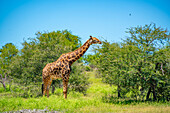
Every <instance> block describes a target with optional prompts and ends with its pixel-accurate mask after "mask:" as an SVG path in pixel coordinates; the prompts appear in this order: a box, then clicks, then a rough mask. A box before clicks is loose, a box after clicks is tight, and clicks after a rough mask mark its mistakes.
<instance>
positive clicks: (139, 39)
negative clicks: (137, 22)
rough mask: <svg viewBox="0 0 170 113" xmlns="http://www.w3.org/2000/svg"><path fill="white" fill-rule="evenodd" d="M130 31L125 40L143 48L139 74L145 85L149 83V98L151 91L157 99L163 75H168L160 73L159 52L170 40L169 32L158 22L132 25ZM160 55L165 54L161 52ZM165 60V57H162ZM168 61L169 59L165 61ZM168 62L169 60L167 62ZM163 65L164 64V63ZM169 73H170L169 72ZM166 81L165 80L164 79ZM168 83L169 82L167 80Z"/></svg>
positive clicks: (128, 43)
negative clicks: (158, 25) (157, 24)
mask: <svg viewBox="0 0 170 113" xmlns="http://www.w3.org/2000/svg"><path fill="white" fill-rule="evenodd" d="M128 30H129V31H127V33H130V37H128V38H127V39H126V40H124V41H125V43H126V44H127V45H134V46H136V47H138V48H139V49H140V50H141V59H140V60H138V62H139V64H138V65H137V66H136V69H138V72H137V73H138V76H139V77H140V78H141V79H142V80H143V81H144V82H145V83H146V84H145V85H144V86H145V88H146V85H149V86H150V87H149V89H148V93H147V98H146V99H149V96H150V93H151V91H152V93H153V99H154V100H157V93H158V92H156V89H157V87H158V84H159V82H161V81H162V80H161V79H160V78H162V77H163V76H164V77H165V76H166V75H165V74H163V73H159V70H161V67H159V68H158V64H160V63H161V62H159V63H158V62H157V63H156V62H155V61H158V59H159V58H158V57H157V55H156V54H158V53H159V52H160V51H161V49H163V48H164V47H165V46H166V45H167V44H168V43H167V42H169V37H168V35H169V32H168V31H167V30H166V29H163V28H161V27H156V24H154V23H151V24H150V25H145V26H138V27H132V28H129V29H128ZM159 56H161V57H162V56H164V55H163V54H159ZM162 60H163V61H165V59H162ZM165 62H167V61H165ZM167 63H168V62H167ZM162 66H163V65H162ZM167 74H168V73H167ZM164 82H165V81H164ZM166 83H167V82H166Z"/></svg>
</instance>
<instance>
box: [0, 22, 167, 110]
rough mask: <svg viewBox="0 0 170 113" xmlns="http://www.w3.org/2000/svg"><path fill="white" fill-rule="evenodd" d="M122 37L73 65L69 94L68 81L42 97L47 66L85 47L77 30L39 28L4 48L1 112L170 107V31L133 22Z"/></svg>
mask: <svg viewBox="0 0 170 113" xmlns="http://www.w3.org/2000/svg"><path fill="white" fill-rule="evenodd" d="M126 32H127V34H128V37H127V38H124V39H123V40H122V41H121V43H118V42H114V43H112V42H108V41H107V40H104V41H103V44H102V46H93V48H91V51H93V53H94V54H86V55H84V56H83V57H82V58H80V59H79V60H78V61H76V62H75V63H74V64H73V65H72V72H71V75H70V79H69V89H68V90H69V92H68V99H67V100H65V99H64V98H63V93H62V81H61V80H56V81H53V83H52V86H51V91H50V97H49V98H47V97H42V93H41V84H42V75H41V74H42V69H43V67H44V66H45V65H46V64H47V63H50V62H53V61H55V60H57V59H58V58H59V57H60V55H61V54H62V53H67V52H70V51H73V50H75V49H77V48H79V47H80V46H81V45H82V43H81V41H80V37H78V36H76V35H73V34H72V33H71V32H69V31H67V30H64V31H56V32H55V31H54V32H44V33H41V32H38V33H36V37H35V38H29V39H28V40H25V41H24V42H23V43H22V45H23V46H22V49H20V50H18V49H17V48H16V46H15V45H13V44H12V43H8V44H6V45H4V46H2V47H1V48H0V83H1V84H0V97H1V98H0V112H4V111H16V110H20V109H48V110H50V111H53V110H54V111H59V112H154V113H155V112H170V103H169V99H170V98H169V97H170V71H169V70H170V41H169V39H170V33H169V31H168V30H167V29H164V28H161V27H157V26H156V24H154V23H151V24H149V25H144V26H137V27H131V28H128V29H127V31H126Z"/></svg>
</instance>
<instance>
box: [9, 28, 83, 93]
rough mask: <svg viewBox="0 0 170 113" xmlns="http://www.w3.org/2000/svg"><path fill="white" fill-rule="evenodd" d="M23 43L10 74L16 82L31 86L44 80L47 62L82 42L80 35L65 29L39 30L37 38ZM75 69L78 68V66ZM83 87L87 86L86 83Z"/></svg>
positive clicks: (12, 64) (13, 61)
mask: <svg viewBox="0 0 170 113" xmlns="http://www.w3.org/2000/svg"><path fill="white" fill-rule="evenodd" d="M22 45H23V48H22V49H21V51H20V54H18V55H17V56H15V57H14V58H13V59H12V62H11V65H10V70H11V71H10V75H11V76H12V77H13V78H14V79H15V81H16V82H17V81H18V83H20V84H22V85H24V86H29V85H31V84H33V85H35V84H40V83H41V82H42V69H43V68H44V67H45V65H46V64H47V63H51V62H54V61H56V60H57V59H58V58H59V57H60V56H61V54H63V53H67V52H70V51H72V50H75V49H77V48H78V47H80V45H81V42H80V38H79V37H78V36H75V35H72V34H71V32H69V31H67V30H64V31H57V32H49V33H40V32H38V33H36V38H29V41H24V42H23V43H22ZM75 71H78V69H77V68H76V70H75ZM80 73H81V72H80ZM81 77H83V76H80V78H81ZM81 80H82V79H81ZM70 84H71V85H73V84H74V83H70ZM82 87H86V84H84V85H82ZM83 90H85V88H84V89H83Z"/></svg>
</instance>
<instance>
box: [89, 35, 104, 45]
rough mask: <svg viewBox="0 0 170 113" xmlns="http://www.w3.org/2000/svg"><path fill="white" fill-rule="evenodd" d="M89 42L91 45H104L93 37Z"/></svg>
mask: <svg viewBox="0 0 170 113" xmlns="http://www.w3.org/2000/svg"><path fill="white" fill-rule="evenodd" d="M89 41H90V44H101V43H102V42H101V41H100V40H99V39H97V38H96V37H92V36H90V39H89Z"/></svg>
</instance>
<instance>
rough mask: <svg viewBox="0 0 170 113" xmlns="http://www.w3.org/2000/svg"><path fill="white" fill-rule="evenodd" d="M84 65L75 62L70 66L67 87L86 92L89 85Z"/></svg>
mask: <svg viewBox="0 0 170 113" xmlns="http://www.w3.org/2000/svg"><path fill="white" fill-rule="evenodd" d="M84 69H85V66H84V65H83V64H80V63H75V64H74V65H73V66H72V73H71V74H70V78H69V89H70V90H72V91H78V92H82V93H83V94H85V93H86V91H87V88H88V87H89V82H88V81H87V80H88V79H89V77H88V75H87V74H86V73H85V71H84Z"/></svg>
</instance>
